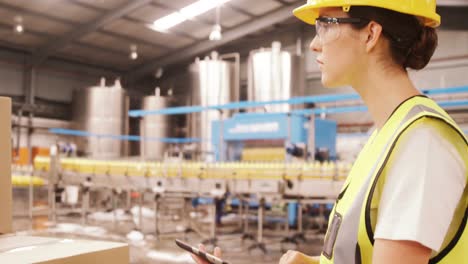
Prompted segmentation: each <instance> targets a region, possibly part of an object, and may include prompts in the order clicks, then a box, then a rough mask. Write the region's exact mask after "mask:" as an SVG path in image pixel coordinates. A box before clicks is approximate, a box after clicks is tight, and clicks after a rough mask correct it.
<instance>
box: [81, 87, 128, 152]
mask: <svg viewBox="0 0 468 264" xmlns="http://www.w3.org/2000/svg"><path fill="white" fill-rule="evenodd" d="M128 109H129V101H128V96H127V94H126V92H125V90H124V89H123V88H122V87H121V86H120V82H119V81H116V83H115V85H114V86H112V87H106V86H105V81H103V80H101V86H93V87H89V88H86V89H80V90H75V91H73V109H72V112H73V122H72V126H73V128H74V129H77V130H83V131H87V132H89V133H92V134H96V135H106V136H111V135H126V134H128ZM76 142H77V147H78V151H79V152H80V153H82V154H84V155H85V156H88V157H93V158H118V157H121V156H123V155H125V154H126V151H127V146H128V143H127V142H125V141H121V140H117V139H113V138H109V137H86V138H83V137H77V138H76Z"/></svg>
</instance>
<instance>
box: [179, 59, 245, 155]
mask: <svg viewBox="0 0 468 264" xmlns="http://www.w3.org/2000/svg"><path fill="white" fill-rule="evenodd" d="M232 59H234V63H233V62H231V60H232ZM239 63H240V61H239V55H238V54H225V55H218V53H216V52H213V53H212V54H211V57H206V58H205V59H203V60H200V59H197V60H196V61H195V62H194V63H193V64H192V65H190V67H189V71H190V82H191V85H190V89H191V94H192V97H191V101H190V105H198V106H201V107H206V106H211V105H220V104H226V103H230V102H233V101H238V100H239V67H240V66H239ZM228 117H229V112H219V111H203V112H200V113H192V114H190V115H189V123H188V125H189V134H188V136H189V137H191V138H200V139H201V140H202V141H201V144H200V145H199V146H198V147H197V149H196V151H197V152H198V154H199V155H198V156H200V157H201V159H202V160H213V152H214V149H213V146H212V145H211V123H212V122H213V121H215V120H219V119H220V118H223V119H224V118H228Z"/></svg>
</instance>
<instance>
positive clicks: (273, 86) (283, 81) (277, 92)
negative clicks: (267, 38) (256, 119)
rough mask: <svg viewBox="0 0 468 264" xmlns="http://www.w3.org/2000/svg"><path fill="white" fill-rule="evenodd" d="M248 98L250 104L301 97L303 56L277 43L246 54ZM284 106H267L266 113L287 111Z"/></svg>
mask: <svg viewBox="0 0 468 264" xmlns="http://www.w3.org/2000/svg"><path fill="white" fill-rule="evenodd" d="M247 70H248V97H247V100H249V101H254V102H258V101H259V102H264V101H274V100H284V99H289V98H291V97H297V96H303V95H304V86H305V69H304V57H303V56H301V55H300V54H293V53H291V52H288V51H285V50H281V43H280V42H273V43H272V45H271V48H261V49H258V50H253V51H251V52H250V55H249V59H248V69H247ZM291 109H292V107H291V106H290V105H288V104H280V105H267V106H265V109H264V110H266V111H267V112H283V113H287V112H290V110H291Z"/></svg>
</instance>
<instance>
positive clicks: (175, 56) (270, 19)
mask: <svg viewBox="0 0 468 264" xmlns="http://www.w3.org/2000/svg"><path fill="white" fill-rule="evenodd" d="M298 2H302V0H300V1H296V2H293V3H291V4H290V5H288V6H284V7H281V8H279V9H276V10H274V11H271V12H269V13H267V14H266V15H263V16H260V17H258V18H257V19H254V20H252V21H249V22H246V23H244V24H241V25H239V26H237V27H235V28H232V29H230V30H227V31H225V32H223V38H222V39H221V40H219V41H209V40H205V41H201V42H198V43H197V44H193V45H190V46H189V47H187V48H183V49H181V50H178V51H176V52H173V53H171V54H170V55H168V56H165V57H161V58H158V59H156V60H154V61H152V62H149V63H146V64H143V65H140V66H137V67H136V68H135V69H133V70H132V71H130V72H129V73H128V74H126V75H125V78H124V79H125V81H127V82H134V81H137V80H138V79H139V78H141V77H143V76H144V75H146V74H149V73H151V72H153V71H154V70H155V69H157V68H158V67H165V66H167V65H171V64H174V63H177V62H180V61H184V60H187V59H190V58H193V57H195V56H197V55H199V54H201V53H204V52H208V51H210V50H213V49H215V48H217V47H219V46H222V45H224V44H226V43H229V42H231V41H233V40H235V39H239V38H241V37H244V36H246V35H248V34H251V33H253V32H257V31H259V30H261V29H264V28H267V27H269V26H271V25H273V24H276V23H279V22H282V21H284V20H286V19H288V18H290V17H291V16H292V6H295V5H297V3H298Z"/></svg>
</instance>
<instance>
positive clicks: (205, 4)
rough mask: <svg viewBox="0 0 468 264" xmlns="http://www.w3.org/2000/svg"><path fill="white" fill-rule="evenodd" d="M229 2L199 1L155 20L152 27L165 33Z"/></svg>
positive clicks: (216, 0) (221, 0)
mask: <svg viewBox="0 0 468 264" xmlns="http://www.w3.org/2000/svg"><path fill="white" fill-rule="evenodd" d="M229 1H230V0H199V1H197V2H195V3H192V4H190V5H188V6H186V7H184V8H182V9H180V10H179V11H176V12H174V13H171V14H169V15H167V16H165V17H162V18H160V19H157V20H155V21H154V22H153V24H152V25H151V26H150V27H151V28H152V29H154V30H157V31H161V32H165V31H167V30H168V29H169V28H171V27H174V26H176V25H178V24H180V23H182V22H184V21H186V20H190V19H192V18H194V17H196V16H199V15H201V14H204V13H206V12H208V11H209V10H211V9H213V8H215V7H217V6H220V5H222V4H224V3H226V2H229Z"/></svg>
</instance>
